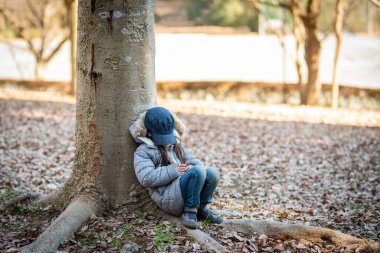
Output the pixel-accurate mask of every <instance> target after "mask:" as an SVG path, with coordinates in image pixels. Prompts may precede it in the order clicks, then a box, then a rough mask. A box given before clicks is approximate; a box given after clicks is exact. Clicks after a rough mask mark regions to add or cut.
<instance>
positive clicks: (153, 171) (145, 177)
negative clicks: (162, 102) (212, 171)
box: [129, 113, 201, 216]
mask: <svg viewBox="0 0 380 253" xmlns="http://www.w3.org/2000/svg"><path fill="white" fill-rule="evenodd" d="M144 117H145V113H143V114H141V115H140V116H139V118H138V119H137V120H136V121H135V122H134V123H133V124H132V126H131V127H130V128H129V131H130V133H131V135H132V137H133V138H134V139H135V141H136V142H138V143H141V145H140V146H139V147H138V148H137V150H136V152H135V156H134V168H135V173H136V177H137V179H138V181H139V182H140V184H142V185H143V186H144V187H147V188H148V190H149V193H150V196H151V197H152V199H153V201H154V202H155V203H156V204H157V205H158V206H159V207H160V208H162V209H163V210H164V211H165V212H167V213H170V214H173V215H176V216H180V215H181V214H182V211H183V205H184V201H183V198H182V194H181V189H180V183H179V182H180V181H179V179H180V176H181V174H180V173H179V172H178V170H177V166H178V164H179V163H180V162H179V159H178V157H177V156H176V154H175V151H174V149H173V148H171V149H170V150H169V151H168V157H169V158H170V163H171V164H170V165H168V166H161V164H160V161H161V154H160V151H159V150H158V148H157V147H156V146H155V145H154V143H153V141H152V140H151V139H150V138H147V137H146V129H145V126H144V123H143V122H144ZM174 120H175V130H174V133H175V135H176V137H177V138H179V137H181V136H182V134H183V133H184V130H185V128H184V125H183V123H182V122H181V121H180V120H179V119H178V118H177V117H175V116H174ZM184 158H185V163H186V164H187V165H190V164H192V165H201V162H200V161H199V160H198V159H196V158H194V157H193V156H192V155H191V153H190V152H189V151H188V150H186V149H184Z"/></svg>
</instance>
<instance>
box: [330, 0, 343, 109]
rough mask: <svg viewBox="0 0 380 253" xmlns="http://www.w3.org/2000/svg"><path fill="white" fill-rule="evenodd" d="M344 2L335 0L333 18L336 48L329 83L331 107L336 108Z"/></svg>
mask: <svg viewBox="0 0 380 253" xmlns="http://www.w3.org/2000/svg"><path fill="white" fill-rule="evenodd" d="M344 3H345V0H337V2H336V18H335V29H334V30H335V37H336V48H335V57H334V70H333V79H332V83H331V107H332V108H334V109H336V108H338V101H339V84H338V81H337V75H338V60H339V55H340V48H341V45H342V26H343V16H344Z"/></svg>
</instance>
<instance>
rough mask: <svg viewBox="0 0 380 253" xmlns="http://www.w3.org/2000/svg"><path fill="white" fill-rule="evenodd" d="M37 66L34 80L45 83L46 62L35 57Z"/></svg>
mask: <svg viewBox="0 0 380 253" xmlns="http://www.w3.org/2000/svg"><path fill="white" fill-rule="evenodd" d="M34 58H35V61H36V64H35V66H34V79H35V80H36V81H43V80H44V76H45V69H46V64H47V63H46V62H45V61H43V60H41V59H39V57H37V56H35V57H34Z"/></svg>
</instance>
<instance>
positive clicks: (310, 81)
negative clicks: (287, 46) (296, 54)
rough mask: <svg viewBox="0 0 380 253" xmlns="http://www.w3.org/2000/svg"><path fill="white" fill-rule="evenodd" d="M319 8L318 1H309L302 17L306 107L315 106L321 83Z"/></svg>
mask: <svg viewBox="0 0 380 253" xmlns="http://www.w3.org/2000/svg"><path fill="white" fill-rule="evenodd" d="M319 7H320V0H309V1H308V6H307V15H306V16H305V17H303V23H304V26H305V30H306V40H305V60H306V64H307V67H308V78H307V85H306V93H307V104H308V105H317V104H318V100H319V96H320V93H321V82H320V79H319V62H320V56H321V42H320V41H319V38H318V26H317V19H318V14H319Z"/></svg>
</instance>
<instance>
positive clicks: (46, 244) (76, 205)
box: [21, 198, 102, 253]
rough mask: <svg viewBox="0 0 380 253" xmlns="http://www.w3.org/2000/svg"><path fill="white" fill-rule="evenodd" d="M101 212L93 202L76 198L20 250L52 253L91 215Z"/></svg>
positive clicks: (29, 252) (98, 206)
mask: <svg viewBox="0 0 380 253" xmlns="http://www.w3.org/2000/svg"><path fill="white" fill-rule="evenodd" d="M101 211H102V205H100V204H98V203H96V202H95V201H90V202H86V201H83V200H82V199H81V198H78V199H76V200H74V201H73V202H71V203H70V205H69V206H68V207H67V208H66V210H65V211H64V212H63V213H62V214H61V215H60V216H58V218H57V219H56V220H55V221H54V222H53V223H52V224H51V225H50V226H49V227H48V228H47V229H46V230H45V231H44V232H43V233H42V234H41V235H40V236H39V237H38V238H37V239H36V240H35V241H34V242H33V243H32V244H30V245H27V246H25V247H24V248H22V249H21V252H23V253H32V252H40V253H44V252H54V251H55V250H56V249H57V248H58V247H59V245H60V244H61V242H62V241H64V240H67V239H69V238H70V237H71V236H72V235H73V234H74V233H75V232H76V231H77V230H78V229H79V228H80V227H81V225H82V224H83V223H84V222H86V221H87V220H88V219H89V218H90V217H91V215H93V214H98V213H100V212H101Z"/></svg>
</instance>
